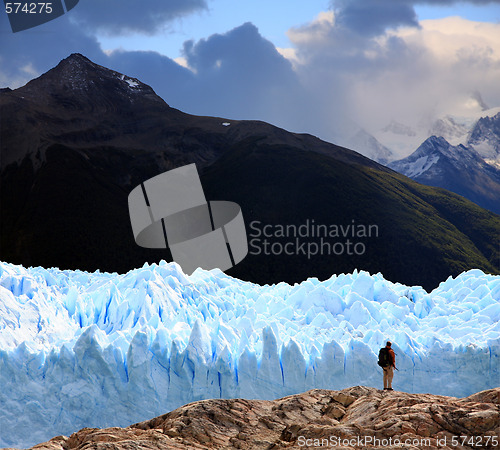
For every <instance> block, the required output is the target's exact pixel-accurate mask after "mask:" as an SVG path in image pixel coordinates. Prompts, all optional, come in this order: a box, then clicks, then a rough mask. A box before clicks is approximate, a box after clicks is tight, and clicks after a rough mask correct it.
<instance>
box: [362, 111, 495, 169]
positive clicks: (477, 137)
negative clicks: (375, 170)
mask: <svg viewBox="0 0 500 450" xmlns="http://www.w3.org/2000/svg"><path fill="white" fill-rule="evenodd" d="M476 103H477V105H476V108H473V109H472V111H469V112H468V113H467V114H463V115H459V114H445V115H442V116H438V117H432V116H431V118H428V117H425V118H423V119H421V120H420V121H419V123H417V124H412V125H411V126H410V125H408V124H404V123H401V122H398V121H396V120H392V121H391V122H390V123H389V124H388V125H386V126H385V127H383V128H382V129H380V130H378V131H375V132H373V133H372V134H373V136H374V137H375V138H376V139H377V140H378V142H380V143H381V145H384V146H386V147H387V148H388V149H390V150H391V151H392V152H393V153H394V154H395V155H399V159H401V158H405V157H407V156H408V155H410V154H411V153H412V152H414V151H415V149H416V148H418V146H419V145H420V144H422V142H424V141H425V140H426V139H428V138H429V137H431V136H438V137H443V138H445V139H446V140H447V141H448V142H449V143H450V144H452V145H454V146H457V145H460V144H462V145H465V146H466V147H472V148H474V149H475V150H476V151H477V152H478V153H479V154H480V155H481V156H483V158H485V159H486V160H487V162H488V163H490V164H491V163H495V159H496V158H497V155H498V153H499V152H500V145H499V140H500V132H499V129H498V121H499V120H500V119H499V117H498V116H499V115H500V108H499V107H496V108H489V109H483V108H482V107H481V105H483V106H485V105H484V104H483V103H482V102H480V101H478V102H476ZM392 159H394V158H392Z"/></svg>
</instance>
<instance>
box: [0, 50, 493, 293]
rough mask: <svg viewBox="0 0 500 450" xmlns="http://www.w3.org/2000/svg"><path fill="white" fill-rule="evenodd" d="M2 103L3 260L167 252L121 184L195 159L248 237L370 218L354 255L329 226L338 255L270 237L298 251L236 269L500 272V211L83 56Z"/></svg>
mask: <svg viewBox="0 0 500 450" xmlns="http://www.w3.org/2000/svg"><path fill="white" fill-rule="evenodd" d="M0 108H1V117H2V120H1V136H0V138H1V163H2V169H1V170H2V171H1V192H0V195H1V227H2V228H1V241H0V244H1V246H0V252H1V258H2V259H3V260H6V261H9V262H13V263H19V264H24V265H42V266H46V267H47V266H59V267H61V268H72V269H82V270H92V271H93V270H96V269H100V270H105V271H118V272H124V271H126V270H129V269H131V268H133V267H137V266H141V265H142V264H143V263H144V262H154V261H159V260H160V259H168V257H169V253H168V252H165V251H161V250H147V249H142V248H140V247H138V246H137V245H136V244H135V242H134V240H133V236H132V231H131V227H130V221H129V216H128V204H127V198H128V194H129V192H130V191H131V189H132V188H134V187H135V186H137V185H138V184H139V183H141V182H142V181H144V180H146V179H148V178H150V177H152V176H154V175H157V174H159V173H161V172H163V171H165V170H169V169H171V168H174V167H179V166H182V165H184V164H187V163H192V162H194V163H196V164H197V166H198V170H199V171H200V174H201V176H202V182H203V185H204V188H205V192H206V195H207V198H208V199H210V200H234V201H236V202H237V203H239V204H240V206H241V208H242V211H243V216H244V218H245V222H246V225H247V232H248V235H249V240H250V241H251V240H252V238H253V237H254V236H253V235H254V234H255V233H256V231H255V230H254V229H253V228H257V229H261V228H262V227H264V226H266V225H269V226H274V225H283V226H287V225H290V226H292V228H293V227H294V226H295V227H299V226H301V225H303V224H305V223H312V221H314V223H315V224H317V225H324V226H325V227H331V226H337V227H340V226H343V227H347V226H349V225H351V226H352V225H355V226H358V227H359V226H361V227H368V226H370V225H375V226H376V227H377V231H378V235H376V236H375V235H372V236H371V237H363V236H362V237H359V236H355V239H351V241H352V242H351V244H352V245H354V244H355V243H360V244H363V245H362V246H361V245H358V250H359V249H361V248H364V251H363V252H362V254H359V255H355V254H347V248H346V246H347V242H346V241H347V239H349V235H348V236H342V235H340V236H337V237H332V236H329V235H328V236H326V237H325V238H324V239H323V241H326V244H328V245H330V248H331V247H332V246H333V245H335V244H336V243H338V245H337V247H336V250H339V249H341V246H342V245H343V246H344V248H345V250H344V252H343V253H342V254H333V253H332V252H331V251H330V254H323V255H322V256H320V255H309V256H310V257H308V256H307V255H306V254H304V253H303V250H301V248H303V247H301V245H302V246H304V245H306V246H307V245H309V244H311V245H312V247H313V249H314V244H315V243H316V244H321V243H322V241H321V239H320V238H318V236H316V237H312V236H298V238H299V241H296V240H295V238H293V237H292V238H290V237H288V238H283V237H277V236H273V237H272V238H269V239H268V240H269V241H270V242H269V243H270V244H271V245H272V244H273V243H274V244H276V245H275V249H276V248H277V247H279V245H278V244H284V243H287V242H288V241H293V242H295V244H294V245H295V250H294V252H295V253H296V254H293V255H286V254H281V255H268V256H263V255H252V254H249V255H248V256H247V257H246V259H245V260H244V261H243V262H242V263H240V264H239V265H238V266H236V267H235V268H234V269H232V270H231V271H229V274H231V275H235V276H238V277H241V278H242V279H246V280H251V281H256V282H257V281H258V282H268V283H274V282H279V281H288V282H295V281H301V280H303V279H305V278H307V277H308V276H316V277H319V278H325V277H329V276H330V275H331V274H332V273H338V272H343V271H352V270H354V269H355V268H358V269H366V270H370V271H371V272H379V271H380V272H382V273H383V274H384V275H385V276H386V277H388V278H390V279H393V280H394V281H400V282H403V283H407V284H421V285H423V286H425V287H426V288H428V289H430V288H432V287H434V286H436V284H437V283H438V282H439V281H441V280H442V279H444V278H446V276H448V275H456V274H458V273H459V272H461V271H463V270H465V269H468V268H480V269H483V270H485V271H489V272H495V273H498V272H499V271H500V260H499V247H498V245H497V246H495V242H497V239H498V236H499V235H500V217H499V216H496V215H494V214H492V213H489V212H488V211H485V210H483V209H481V208H479V207H477V206H476V205H474V204H472V203H470V202H468V201H466V200H465V199H463V198H461V197H459V196H457V195H454V194H451V193H449V192H446V191H443V190H439V189H432V188H428V187H425V186H422V185H419V184H418V183H415V182H413V181H411V180H409V179H408V178H406V177H404V176H401V175H399V174H396V173H395V172H393V171H392V170H390V169H388V168H385V167H383V166H381V165H379V164H377V163H376V162H374V161H371V160H370V159H367V158H365V157H363V156H361V155H359V154H358V153H355V152H352V151H350V150H347V149H344V148H341V147H338V146H335V145H333V144H329V143H326V142H323V141H321V140H319V139H317V138H315V137H313V136H309V135H299V134H294V133H289V132H287V131H285V130H282V129H279V128H277V127H274V126H272V125H269V124H266V123H263V122H258V121H231V120H227V119H221V118H212V117H196V116H191V115H188V114H185V113H182V112H180V111H177V110H175V109H174V108H171V107H169V106H168V105H167V104H166V103H165V102H164V101H163V100H162V99H160V98H159V97H157V96H156V95H155V94H154V91H153V90H152V89H151V88H150V87H149V86H146V85H144V84H142V83H140V82H139V81H138V80H134V79H130V78H128V77H125V76H123V75H121V74H118V73H116V72H113V71H110V70H108V69H106V68H103V67H101V66H98V65H96V64H94V63H92V62H91V61H89V60H88V59H86V58H85V57H83V56H81V55H72V56H70V57H69V58H67V59H66V60H64V61H62V62H61V63H60V64H59V65H58V66H57V67H56V68H54V69H52V70H51V71H49V72H47V73H46V74H44V75H42V76H41V77H40V78H38V79H36V80H33V81H32V82H30V83H28V84H27V85H26V86H24V87H22V88H20V89H16V90H14V91H3V92H1V93H0ZM256 221H258V222H259V225H257V226H256V225H255V223H256ZM308 221H309V222H308ZM252 223H253V224H254V226H253V227H252V226H251V225H252ZM363 246H364V247H363ZM289 248H290V247H289ZM351 250H352V249H351ZM250 251H251V252H253V253H255V246H254V247H252V245H251V246H250ZM324 253H325V252H324ZM337 253H338V252H337Z"/></svg>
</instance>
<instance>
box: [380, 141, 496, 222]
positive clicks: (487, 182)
mask: <svg viewBox="0 0 500 450" xmlns="http://www.w3.org/2000/svg"><path fill="white" fill-rule="evenodd" d="M388 166H389V167H390V168H392V169H394V170H396V171H398V172H399V173H402V174H403V175H406V176H407V177H410V178H412V179H414V180H415V181H418V182H419V183H423V184H426V185H429V186H437V187H441V188H444V189H448V190H450V191H452V192H456V193H457V194H460V195H463V196H464V197H466V198H468V199H469V200H471V201H473V202H474V203H477V204H478V205H480V206H482V207H483V208H486V209H489V210H490V211H493V212H495V213H496V214H500V170H499V169H497V168H495V167H493V166H491V165H490V164H487V163H486V162H485V161H484V160H483V158H481V156H480V155H479V154H478V153H477V152H476V151H475V150H474V149H472V148H468V147H465V146H464V145H461V144H460V145H458V146H453V145H451V144H450V143H449V142H448V141H446V139H444V138H443V137H436V136H432V137H430V138H429V139H427V140H426V141H425V142H424V143H423V144H422V145H421V146H420V147H419V148H418V149H417V150H416V151H415V152H414V153H412V154H411V155H410V156H408V157H407V158H404V159H401V160H399V161H394V162H392V163H389V164H388Z"/></svg>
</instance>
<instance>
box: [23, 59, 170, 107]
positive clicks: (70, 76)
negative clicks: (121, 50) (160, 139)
mask: <svg viewBox="0 0 500 450" xmlns="http://www.w3.org/2000/svg"><path fill="white" fill-rule="evenodd" d="M16 91H17V92H19V93H20V94H21V95H22V96H23V97H24V98H28V99H32V100H35V101H36V102H40V101H41V100H42V101H43V103H45V104H47V105H49V106H50V105H52V104H57V107H58V108H60V107H61V100H62V99H64V98H68V99H69V98H70V97H71V101H70V103H71V105H68V106H69V107H70V108H71V109H74V108H75V107H77V108H78V107H79V106H80V107H89V105H90V104H92V107H94V106H95V105H96V104H100V103H101V104H102V103H106V102H107V103H113V104H117V103H122V106H123V103H135V102H136V101H138V100H139V99H140V101H143V100H145V101H148V100H149V101H151V100H153V101H154V102H161V103H162V104H165V103H164V102H163V100H162V99H161V98H160V97H158V96H157V95H156V93H155V92H154V90H153V89H152V88H151V87H150V86H148V85H147V84H144V83H142V82H141V81H139V80H138V79H137V78H133V77H129V76H127V75H124V74H122V73H120V72H117V71H114V70H111V69H107V68H106V67H103V66H101V65H99V64H96V63H94V62H93V61H91V60H90V59H88V58H87V57H85V56H84V55H82V54H80V53H72V54H71V55H70V56H68V57H67V58H65V59H63V60H62V61H61V62H60V63H59V64H58V65H57V66H56V67H54V68H53V69H51V70H49V71H48V72H46V73H44V74H42V75H41V76H40V77H38V78H36V79H34V80H32V81H30V82H29V83H28V84H26V85H25V86H23V87H21V88H19V89H16ZM41 96H43V99H41ZM75 97H76V98H77V100H78V101H77V102H76V103H75ZM62 103H63V104H64V101H63V102H62Z"/></svg>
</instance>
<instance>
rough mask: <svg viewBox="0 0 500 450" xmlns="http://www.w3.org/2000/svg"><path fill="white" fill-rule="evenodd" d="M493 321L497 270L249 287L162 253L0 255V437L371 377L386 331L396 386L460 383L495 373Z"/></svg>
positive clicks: (499, 333)
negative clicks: (58, 258)
mask: <svg viewBox="0 0 500 450" xmlns="http://www.w3.org/2000/svg"><path fill="white" fill-rule="evenodd" d="M499 323H500V276H493V275H487V274H484V273H483V272H481V271H480V270H471V271H468V272H464V273H462V274H461V275H460V276H458V277H457V278H455V279H453V278H449V279H448V280H446V281H445V282H443V283H441V284H440V286H439V287H438V288H437V289H435V290H434V291H432V292H431V293H427V292H426V291H425V290H424V289H422V288H421V287H408V286H404V285H402V284H398V283H392V282H390V281H387V280H385V279H384V278H383V277H382V275H381V274H376V275H369V274H368V273H366V272H362V271H361V272H357V271H355V272H354V273H352V274H342V275H334V276H332V277H331V278H330V279H328V280H325V281H321V282H320V281H318V280H317V279H314V278H312V279H308V280H306V281H304V282H302V283H300V284H295V285H293V286H290V285H288V284H285V283H280V284H277V285H273V286H267V285H266V286H259V285H256V284H253V283H249V282H244V281H241V280H238V279H234V278H231V277H229V276H227V275H225V274H224V273H222V272H220V271H217V270H215V271H211V272H207V271H203V270H200V269H198V270H197V271H196V272H194V273H193V275H191V276H186V275H185V274H183V273H182V271H181V269H180V267H179V266H178V265H177V264H175V263H170V264H167V263H165V262H161V263H160V264H158V265H156V264H153V265H150V266H148V265H145V266H144V267H142V268H140V269H136V270H132V271H130V272H128V273H127V274H123V275H118V274H108V273H99V272H96V273H86V272H81V271H68V270H59V269H44V268H40V267H36V268H29V269H26V268H23V267H21V266H16V265H13V264H8V263H0V383H1V386H2V389H0V406H1V407H0V446H2V447H6V446H9V447H12V446H15V447H27V446H31V445H33V444H35V443H38V442H42V441H45V440H47V439H49V438H51V437H53V436H56V435H60V434H65V435H68V434H71V433H72V432H74V431H77V430H78V429H80V428H83V427H107V426H127V425H129V424H131V423H134V422H137V421H141V420H145V419H148V418H152V417H154V416H158V415H161V414H164V413H165V412H168V411H169V410H172V409H174V408H176V407H178V406H181V405H183V404H185V403H188V402H191V401H194V400H200V399H206V398H234V397H245V398H258V399H273V398H279V397H282V396H285V395H289V394H292V393H298V392H303V391H305V390H307V389H311V388H328V389H342V388H345V387H348V386H352V385H367V386H374V387H378V388H381V385H382V374H381V369H380V368H379V367H378V366H377V356H376V355H377V354H378V350H379V348H380V347H381V346H383V345H384V343H385V341H386V340H387V339H390V340H391V341H392V342H393V348H394V350H395V352H396V354H397V356H396V358H397V366H398V368H399V372H396V374H395V377H394V383H393V385H394V387H395V388H396V389H397V390H404V391H407V392H414V393H417V392H430V393H435V394H443V395H452V396H466V395H469V394H472V393H474V392H477V391H480V390H483V389H489V388H492V387H496V386H499V385H500V325H499ZM26 430H30V433H29V434H27V433H26Z"/></svg>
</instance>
